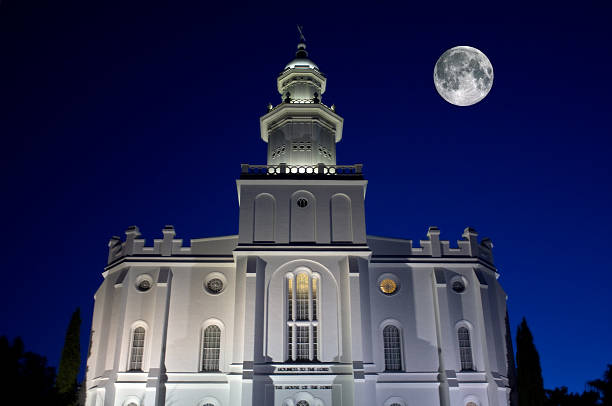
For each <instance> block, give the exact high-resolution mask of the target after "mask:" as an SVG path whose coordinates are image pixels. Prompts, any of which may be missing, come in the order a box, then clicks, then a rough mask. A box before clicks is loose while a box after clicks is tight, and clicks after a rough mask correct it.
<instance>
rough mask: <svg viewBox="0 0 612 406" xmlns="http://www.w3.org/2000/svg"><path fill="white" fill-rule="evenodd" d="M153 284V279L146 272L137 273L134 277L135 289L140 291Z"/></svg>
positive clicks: (144, 290) (149, 287) (146, 289)
mask: <svg viewBox="0 0 612 406" xmlns="http://www.w3.org/2000/svg"><path fill="white" fill-rule="evenodd" d="M152 286H153V279H152V278H151V276H149V275H147V274H143V275H138V277H137V278H136V289H138V290H139V291H140V292H146V291H148V290H149V289H151V287H152Z"/></svg>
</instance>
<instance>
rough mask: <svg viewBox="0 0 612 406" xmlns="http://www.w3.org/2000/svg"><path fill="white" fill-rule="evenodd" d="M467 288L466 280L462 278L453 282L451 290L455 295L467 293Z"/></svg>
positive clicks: (456, 278) (457, 278)
mask: <svg viewBox="0 0 612 406" xmlns="http://www.w3.org/2000/svg"><path fill="white" fill-rule="evenodd" d="M465 286H466V282H465V278H463V277H461V276H458V277H455V278H453V279H452V280H451V289H452V290H453V292H455V293H463V292H465Z"/></svg>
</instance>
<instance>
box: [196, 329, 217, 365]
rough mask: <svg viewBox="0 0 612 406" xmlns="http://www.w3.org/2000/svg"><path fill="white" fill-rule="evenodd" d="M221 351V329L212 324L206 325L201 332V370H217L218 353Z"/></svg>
mask: <svg viewBox="0 0 612 406" xmlns="http://www.w3.org/2000/svg"><path fill="white" fill-rule="evenodd" d="M220 352H221V329H220V328H219V327H218V326H215V325H212V326H208V327H206V329H205V330H204V334H202V367H201V370H202V371H203V372H216V371H219V354H220Z"/></svg>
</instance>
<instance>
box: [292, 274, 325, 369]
mask: <svg viewBox="0 0 612 406" xmlns="http://www.w3.org/2000/svg"><path fill="white" fill-rule="evenodd" d="M294 285H295V289H294ZM318 299H319V289H318V278H317V277H316V276H309V274H308V273H306V272H300V273H298V274H297V276H295V277H293V275H292V276H290V277H289V278H287V358H288V359H290V360H294V361H312V360H317V359H318V358H319V328H318V327H319V322H318V320H319V318H318V311H319V301H318Z"/></svg>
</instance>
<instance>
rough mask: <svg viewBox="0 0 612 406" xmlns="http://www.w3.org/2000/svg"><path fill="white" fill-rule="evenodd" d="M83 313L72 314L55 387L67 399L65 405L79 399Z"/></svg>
mask: <svg viewBox="0 0 612 406" xmlns="http://www.w3.org/2000/svg"><path fill="white" fill-rule="evenodd" d="M80 329H81V312H80V309H79V308H78V307H77V309H76V310H75V311H74V313H72V317H71V318H70V323H69V324H68V329H67V330H66V339H65V340H64V348H63V349H62V357H61V359H60V363H59V368H58V371H57V379H56V381H55V385H56V387H57V391H58V392H59V394H60V395H61V396H62V397H63V398H64V399H65V404H67V405H70V404H73V403H74V402H75V400H76V397H77V389H78V385H77V377H78V375H79V368H80V367H81V348H80V342H79V340H80Z"/></svg>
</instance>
